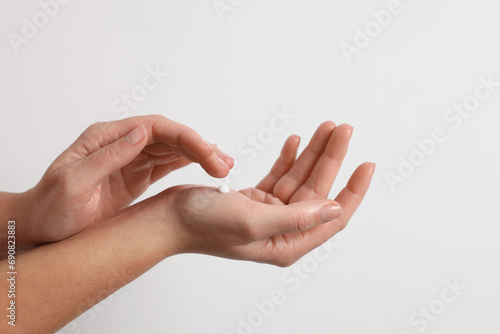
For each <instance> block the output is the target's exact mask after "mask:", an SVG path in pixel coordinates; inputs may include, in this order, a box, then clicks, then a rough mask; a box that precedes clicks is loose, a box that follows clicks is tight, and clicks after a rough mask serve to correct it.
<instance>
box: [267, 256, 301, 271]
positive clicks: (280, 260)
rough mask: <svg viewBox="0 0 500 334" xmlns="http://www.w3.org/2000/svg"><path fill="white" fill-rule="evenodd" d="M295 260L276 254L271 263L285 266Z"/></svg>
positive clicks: (281, 266)
mask: <svg viewBox="0 0 500 334" xmlns="http://www.w3.org/2000/svg"><path fill="white" fill-rule="evenodd" d="M295 262H297V260H296V259H294V258H292V257H289V256H288V257H287V256H278V257H276V259H274V260H273V262H272V264H273V265H275V266H278V267H280V268H287V267H290V266H291V265H293V264H294V263H295Z"/></svg>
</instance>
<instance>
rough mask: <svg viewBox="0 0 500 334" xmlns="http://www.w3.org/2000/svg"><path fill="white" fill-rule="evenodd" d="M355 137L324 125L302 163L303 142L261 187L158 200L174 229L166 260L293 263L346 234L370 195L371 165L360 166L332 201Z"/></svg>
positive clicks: (177, 192) (284, 155)
mask: <svg viewBox="0 0 500 334" xmlns="http://www.w3.org/2000/svg"><path fill="white" fill-rule="evenodd" d="M351 134H352V127H350V126H349V125H346V124H344V125H340V126H338V127H336V126H335V124H334V123H333V122H325V123H323V124H322V125H321V126H320V127H319V128H318V129H317V131H316V132H315V134H314V136H313V137H312V139H311V141H310V143H309V145H308V146H307V147H306V148H305V150H304V151H303V152H302V154H301V155H300V156H299V158H298V159H296V153H297V149H298V146H299V141H300V139H299V137H297V136H292V137H290V138H289V139H288V140H287V141H286V142H285V145H284V147H283V149H282V152H281V155H280V157H279V158H278V160H277V161H276V163H275V164H274V166H273V168H272V169H271V172H270V173H269V174H268V175H267V176H266V177H265V178H264V179H263V180H262V181H261V182H260V183H259V184H258V185H257V186H256V187H255V188H251V189H245V190H242V191H234V190H233V191H231V192H229V193H219V192H218V191H217V189H215V188H212V187H200V186H177V187H173V188H170V189H168V190H166V191H165V192H163V193H162V194H160V195H158V196H159V197H158V198H160V202H161V203H162V206H161V207H162V209H161V212H163V213H164V214H166V218H167V220H168V222H169V223H168V224H165V226H166V232H165V236H166V241H165V245H166V249H167V253H169V254H172V253H183V252H196V253H205V254H211V255H216V256H221V257H226V258H233V259H243V260H251V261H256V262H265V263H271V264H275V265H279V266H288V265H290V264H292V263H294V262H295V261H297V260H298V259H299V258H300V257H301V256H303V255H304V254H306V253H307V252H309V251H310V250H312V249H314V248H316V247H317V246H319V245H320V244H322V243H323V242H325V241H327V240H328V239H329V238H331V237H332V236H333V235H335V234H336V233H338V232H339V231H341V230H342V229H343V228H344V227H345V226H346V224H347V222H348V221H349V219H350V218H351V217H352V215H353V214H354V212H355V211H356V209H357V208H358V206H359V205H360V203H361V201H362V199H363V197H364V196H365V194H366V192H367V190H368V187H369V184H370V181H371V178H372V175H373V172H374V169H375V165H374V164H372V163H364V164H362V165H361V166H359V167H358V168H357V169H356V170H355V171H354V173H353V174H352V176H351V178H350V180H349V182H348V183H347V185H346V187H345V188H344V189H343V190H342V191H341V192H340V193H339V194H338V195H337V197H336V198H335V200H334V201H333V200H329V199H327V196H328V194H329V192H330V189H331V186H332V184H333V182H334V180H335V178H336V176H337V174H338V171H339V169H340V166H341V164H342V161H343V159H344V157H345V155H346V152H347V147H348V143H349V139H350V137H351ZM165 203H166V205H165Z"/></svg>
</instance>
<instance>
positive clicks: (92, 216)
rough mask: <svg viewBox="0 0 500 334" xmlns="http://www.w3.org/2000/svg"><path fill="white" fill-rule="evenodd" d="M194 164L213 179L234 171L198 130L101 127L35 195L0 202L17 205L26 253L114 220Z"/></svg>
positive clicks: (148, 122) (0, 234) (129, 123)
mask: <svg viewBox="0 0 500 334" xmlns="http://www.w3.org/2000/svg"><path fill="white" fill-rule="evenodd" d="M133 131H135V133H134V134H132V136H135V138H138V142H137V143H135V144H134V145H130V143H129V142H128V140H127V136H126V135H128V134H129V133H131V132H133ZM129 139H130V138H129ZM191 162H196V163H199V164H200V165H201V167H202V168H203V169H205V171H206V172H207V173H208V174H210V175H212V176H214V177H223V176H226V175H227V173H228V172H229V169H230V168H232V167H233V164H234V162H233V159H232V158H231V157H229V156H228V155H227V154H225V153H223V152H222V151H220V150H219V149H218V148H217V147H216V146H213V145H210V144H208V143H207V142H205V141H204V140H203V139H202V138H201V137H200V136H199V135H198V134H197V133H196V132H195V131H194V130H192V129H190V128H188V127H187V126H184V125H182V124H179V123H176V122H174V121H172V120H169V119H166V118H165V117H163V116H159V115H151V116H140V117H132V118H128V119H124V120H120V121H115V122H102V123H96V124H93V125H92V126H90V127H89V128H88V129H86V130H85V131H84V132H83V133H82V134H81V136H80V137H79V138H78V139H77V140H76V141H75V142H74V143H73V144H72V145H71V146H70V147H69V148H68V149H66V150H65V151H64V152H63V153H62V154H61V155H60V156H59V157H58V158H57V159H56V160H55V161H54V162H53V163H52V164H51V165H50V167H49V168H48V169H47V171H46V173H45V174H44V175H43V177H42V179H41V180H40V182H39V183H38V184H37V185H36V186H35V187H33V188H32V189H30V190H28V191H27V192H25V193H22V194H8V193H0V200H3V201H2V202H3V203H7V202H8V203H12V204H10V205H9V208H8V210H5V212H6V214H8V213H10V214H12V212H16V213H17V215H16V219H17V220H18V223H17V224H16V236H17V238H16V241H17V248H18V250H20V251H22V250H25V249H30V248H32V247H34V246H37V245H40V244H44V243H47V242H54V241H59V240H62V239H64V238H67V237H69V236H71V235H74V234H76V233H78V232H80V231H82V230H83V229H85V228H87V227H90V226H93V225H95V224H97V223H98V222H100V221H103V220H104V219H105V218H109V217H111V216H112V215H114V214H116V213H117V212H118V211H120V210H121V209H123V208H126V207H128V206H129V205H130V204H131V203H132V202H133V201H134V200H135V199H136V198H137V197H139V196H140V195H141V194H142V193H143V192H144V191H145V190H146V189H147V188H148V187H149V186H150V185H151V184H153V183H154V182H156V181H157V180H159V179H161V178H162V177H164V176H165V175H167V174H168V173H170V172H172V171H174V170H176V169H179V168H181V167H184V166H186V165H188V164H190V163H191ZM2 218H3V217H2ZM6 232H7V229H6V226H3V225H2V227H1V230H0V238H1V239H0V241H2V239H3V240H5V237H6ZM0 244H3V243H0ZM3 254H5V252H2V256H3Z"/></svg>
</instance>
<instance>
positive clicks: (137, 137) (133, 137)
mask: <svg viewBox="0 0 500 334" xmlns="http://www.w3.org/2000/svg"><path fill="white" fill-rule="evenodd" d="M144 130H145V129H144V126H143V125H141V126H139V127H137V128H136V129H135V130H134V131H132V132H130V133H129V134H128V135H127V137H125V140H126V141H127V142H128V143H129V144H130V145H135V144H137V143H138V142H140V141H141V140H142V139H143V138H144V137H145V136H146V131H144Z"/></svg>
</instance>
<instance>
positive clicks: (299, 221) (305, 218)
mask: <svg viewBox="0 0 500 334" xmlns="http://www.w3.org/2000/svg"><path fill="white" fill-rule="evenodd" d="M295 226H296V229H297V231H305V230H307V229H309V228H310V227H311V223H310V214H309V213H307V212H304V211H300V212H298V213H297V214H296V215H295Z"/></svg>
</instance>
